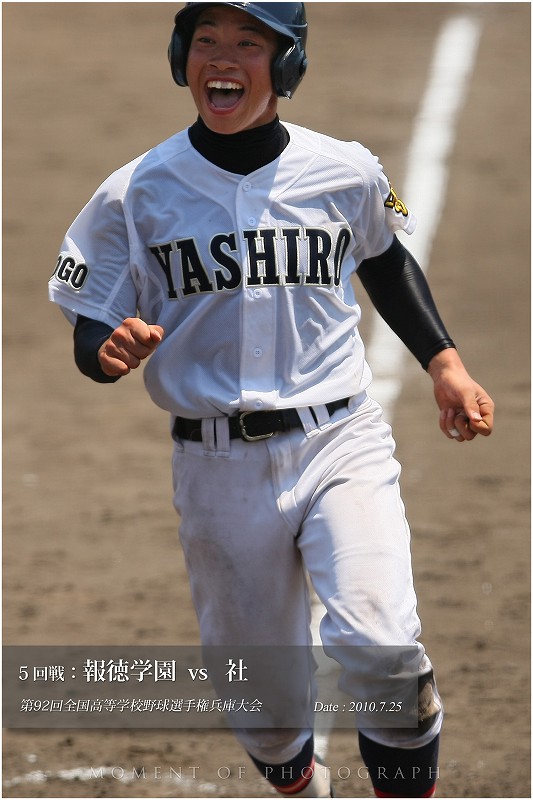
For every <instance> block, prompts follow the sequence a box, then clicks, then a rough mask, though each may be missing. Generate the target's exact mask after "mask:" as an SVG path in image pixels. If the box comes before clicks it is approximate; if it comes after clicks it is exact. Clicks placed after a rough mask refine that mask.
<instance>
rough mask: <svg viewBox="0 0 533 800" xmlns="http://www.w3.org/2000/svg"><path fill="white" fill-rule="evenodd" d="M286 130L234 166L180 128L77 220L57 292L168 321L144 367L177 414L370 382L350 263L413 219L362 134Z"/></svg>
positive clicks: (275, 404)
mask: <svg viewBox="0 0 533 800" xmlns="http://www.w3.org/2000/svg"><path fill="white" fill-rule="evenodd" d="M283 124H284V125H285V127H286V128H287V130H288V131H289V134H290V143H289V144H288V146H287V147H286V149H285V150H284V152H283V153H282V154H281V155H280V156H279V158H277V159H276V160H275V161H273V162H271V163H270V164H267V165H266V166H264V167H262V168H261V169H258V170H257V171H255V172H253V173H251V174H249V175H246V176H241V175H237V174H234V173H229V172H226V171H224V170H222V169H220V168H219V167H217V166H215V165H214V164H212V163H210V162H209V161H207V160H206V159H205V158H203V157H202V156H201V155H200V154H199V153H198V152H197V151H196V150H195V149H194V148H193V147H192V145H191V143H190V141H189V137H188V134H187V131H182V132H180V133H178V134H176V135H175V136H173V137H171V138H170V139H168V140H167V141H165V142H163V143H162V144H160V145H158V146H157V147H155V148H153V149H152V150H150V151H148V152H147V153H145V154H144V155H142V156H140V157H139V158H137V159H135V160H134V161H132V162H131V163H129V164H127V165H126V166H124V167H122V168H121V169H119V170H117V171H116V172H115V173H113V174H112V175H111V176H110V177H109V178H108V179H107V180H106V181H105V182H104V183H103V184H102V186H101V187H100V188H99V189H98V190H97V191H96V193H95V194H94V196H93V197H92V199H91V200H90V201H89V203H88V204H87V205H86V206H85V208H84V209H83V210H82V211H81V213H80V214H79V215H78V217H77V218H76V219H75V221H74V222H73V224H72V226H71V227H70V229H69V230H68V232H67V234H66V237H65V240H64V242H63V244H62V247H61V253H60V256H59V258H58V262H57V267H56V271H55V274H54V275H53V277H52V278H51V280H50V299H51V300H53V301H54V302H56V303H59V304H60V305H61V306H62V308H63V310H64V312H65V314H66V315H67V317H68V318H69V319H70V321H71V322H74V321H75V317H76V315H77V314H81V315H83V316H86V317H90V318H92V319H96V320H100V321H102V322H105V323H107V324H108V325H110V326H112V327H113V328H115V327H117V326H118V325H120V324H121V323H122V321H123V320H124V319H125V318H127V317H134V316H137V315H139V316H140V317H141V318H142V319H143V320H145V322H147V323H150V324H156V323H157V324H158V325H161V326H162V327H163V328H164V330H165V337H164V340H163V342H162V344H161V345H160V346H159V347H158V348H157V350H156V351H155V352H154V353H153V355H152V356H151V357H150V359H149V360H148V362H147V364H146V367H145V371H144V375H145V382H146V386H147V389H148V391H149V393H150V395H151V397H152V399H153V400H154V402H155V403H156V404H157V405H159V406H161V407H162V408H164V409H166V410H168V411H169V412H170V413H171V414H173V415H179V416H186V417H191V418H199V417H213V416H220V415H223V414H232V413H234V412H235V411H237V409H241V410H242V411H254V410H268V409H272V408H287V407H294V406H311V405H317V404H321V403H325V402H330V401H332V400H336V399H339V398H341V397H349V396H353V395H355V394H358V393H359V392H360V391H362V390H363V389H365V388H366V387H367V385H368V384H369V382H370V378H371V375H370V370H369V368H368V366H367V364H366V362H365V358H364V347H363V343H362V341H361V339H360V336H359V333H358V330H357V326H358V323H359V319H360V308H359V306H358V304H357V301H356V298H355V296H354V291H353V286H352V283H351V276H352V275H353V273H354V271H355V270H356V269H357V267H358V265H359V264H360V263H361V261H362V260H363V259H365V258H369V257H372V256H376V255H379V254H381V253H382V252H384V251H385V250H386V249H387V248H388V247H389V246H390V244H391V243H392V238H393V232H394V230H397V229H402V230H404V231H406V232H407V233H411V232H412V230H413V229H414V225H415V220H414V218H413V216H412V215H411V213H410V212H409V211H408V210H407V208H406V207H405V206H404V205H403V204H402V203H401V201H399V200H398V198H397V197H396V195H395V194H394V192H393V190H392V189H391V186H390V184H389V181H388V179H387V177H386V176H385V174H384V172H383V169H382V167H381V165H380V164H379V162H378V159H377V158H376V157H375V156H373V155H372V154H371V153H370V152H369V151H368V150H366V149H365V148H364V147H363V146H362V145H360V144H358V143H356V142H340V141H337V140H335V139H332V138H330V137H327V136H324V135H321V134H318V133H315V132H312V131H309V130H306V129H305V128H302V127H299V126H296V125H293V124H289V123H283Z"/></svg>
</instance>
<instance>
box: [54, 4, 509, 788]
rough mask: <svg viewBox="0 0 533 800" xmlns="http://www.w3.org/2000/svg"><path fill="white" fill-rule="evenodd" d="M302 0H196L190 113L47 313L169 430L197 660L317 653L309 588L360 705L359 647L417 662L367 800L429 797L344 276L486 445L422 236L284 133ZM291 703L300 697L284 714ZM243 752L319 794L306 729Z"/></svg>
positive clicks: (386, 489) (405, 621) (75, 247)
mask: <svg viewBox="0 0 533 800" xmlns="http://www.w3.org/2000/svg"><path fill="white" fill-rule="evenodd" d="M306 37H307V21H306V15H305V9H304V5H303V4H302V3H293V2H283V3H256V2H225V3H210V2H192V3H187V4H186V5H185V6H184V7H183V8H182V9H181V10H180V11H179V12H178V13H177V15H176V17H175V26H174V29H173V33H172V38H171V42H170V47H169V59H170V66H171V71H172V76H173V78H174V80H175V82H176V83H177V84H178V85H180V86H189V89H190V92H191V94H192V97H193V99H194V102H195V104H196V107H197V110H198V118H197V119H196V121H194V122H192V124H191V126H190V127H189V128H188V129H187V130H183V131H181V132H179V133H177V134H175V135H174V136H172V137H171V138H170V139H168V140H167V141H165V142H163V143H161V144H159V145H158V146H156V147H154V148H153V149H151V150H150V151H149V152H147V153H145V154H144V155H142V156H140V157H138V158H136V159H135V160H134V161H132V162H131V163H129V164H127V165H126V166H124V167H122V168H120V169H118V170H117V171H116V172H115V173H113V174H112V175H111V176H110V177H109V178H108V179H107V180H106V181H105V182H104V183H103V184H102V185H101V186H100V188H98V189H97V191H96V193H95V194H94V196H93V197H92V198H91V200H90V201H89V202H88V204H87V205H86V206H85V208H84V209H83V210H82V211H81V212H80V213H79V215H78V216H77V218H76V219H75V221H74V222H73V223H72V225H71V227H70V228H69V230H68V232H67V234H66V237H65V239H64V242H63V244H62V247H61V252H60V255H59V258H58V261H57V267H56V270H55V274H54V275H53V277H52V278H51V280H50V298H51V300H52V301H53V302H55V303H58V304H59V305H60V306H61V308H62V310H63V311H64V313H65V315H66V316H67V318H68V319H69V321H70V322H71V323H72V325H73V326H74V354H75V360H76V363H77V365H78V367H79V368H80V370H81V371H82V372H83V373H84V374H86V375H88V376H89V377H90V378H92V379H93V380H95V381H99V382H102V383H112V382H114V381H116V380H118V379H119V378H121V377H122V376H125V375H127V374H128V373H129V372H130V370H132V369H136V368H137V367H139V366H140V364H141V363H142V362H143V361H145V360H146V365H145V369H144V376H145V383H146V387H147V390H148V392H149V394H150V396H151V398H152V399H153V401H154V402H155V403H156V404H157V405H158V406H160V407H161V408H163V409H166V410H167V411H168V412H169V415H170V426H171V431H172V436H173V440H174V451H173V478H174V504H175V507H176V510H177V512H178V513H179V516H180V519H181V524H180V538H181V543H182V546H183V550H184V554H185V559H186V563H187V568H188V572H189V577H190V584H191V591H192V597H193V602H194V605H195V609H196V612H197V614H198V620H199V627H200V633H201V639H202V643H203V644H204V645H215V646H218V645H242V646H245V645H263V646H268V647H271V646H274V645H276V646H277V645H305V646H309V645H310V644H311V642H312V639H311V634H310V630H309V628H310V625H309V623H310V603H309V594H308V583H307V576H309V578H310V580H311V582H312V585H313V587H314V590H315V591H316V594H317V595H318V597H319V598H320V600H321V601H322V603H323V605H324V607H325V615H324V617H323V619H322V622H321V626H320V633H321V639H322V643H323V646H324V648H325V650H326V652H328V653H333V654H334V655H335V657H336V658H337V659H338V660H339V661H340V665H341V668H342V675H343V677H342V682H343V684H342V685H343V687H344V688H345V689H346V691H348V692H349V693H350V694H351V695H352V696H353V697H354V698H357V697H361V696H365V684H366V682H369V681H370V679H372V681H374V682H375V681H377V682H378V683H379V681H380V680H383V681H386V680H387V679H388V678H390V675H389V674H388V672H387V670H388V669H389V667H388V665H387V661H386V659H384V660H383V662H379V665H378V666H377V667H376V666H374V668H373V669H374V671H373V674H372V675H370V674H369V667H368V664H367V663H366V662H365V659H364V658H363V656H362V655H361V653H362V651H363V650H365V648H362V647H361V646H362V645H370V646H372V647H383V646H389V645H394V646H397V645H399V646H409V647H411V648H414V652H415V654H416V669H417V674H418V686H419V702H418V709H419V718H418V724H417V726H416V727H410V728H409V727H405V728H400V729H394V728H393V729H387V728H375V729H374V728H371V727H368V728H363V729H361V728H360V730H359V748H360V752H361V755H362V758H363V760H364V762H365V764H366V765H367V767H368V770H369V774H370V776H371V778H372V783H373V786H374V789H375V792H376V795H377V796H380V797H430V796H432V795H433V793H434V791H435V782H436V775H437V756H438V743H439V733H440V730H441V724H442V716H443V712H442V704H441V701H440V698H439V694H438V692H437V688H436V684H435V680H434V676H433V669H432V665H431V662H430V660H429V657H428V655H427V653H425V651H424V648H423V647H422V645H421V644H420V643H419V642H418V637H419V634H420V621H419V618H418V616H417V612H416V596H415V592H414V588H413V579H412V570H411V558H410V541H409V528H408V525H407V522H406V518H405V514H404V508H403V504H402V501H401V498H400V493H399V488H398V476H399V465H398V463H397V462H396V461H395V459H394V456H393V453H394V441H393V438H392V436H391V430H390V428H389V426H388V425H387V423H386V422H385V421H383V419H382V415H381V409H380V407H379V405H378V404H377V403H376V402H375V401H374V400H373V399H372V396H371V390H370V393H369V387H370V383H371V372H370V369H369V366H368V364H367V363H366V361H365V352H364V346H363V342H362V340H361V337H360V334H359V329H358V323H359V320H360V307H359V305H358V302H357V298H356V296H355V293H354V291H355V290H354V286H353V282H352V278H353V276H354V274H355V273H356V272H357V273H358V275H359V277H360V279H361V281H362V284H363V285H364V287H365V289H366V290H367V292H368V293H369V295H370V297H371V299H372V302H373V303H374V304H375V306H376V308H377V309H378V310H379V312H380V313H381V315H382V316H383V317H384V319H385V320H386V321H387V323H388V324H389V325H390V326H391V328H392V329H393V330H394V331H395V332H396V333H397V334H398V336H399V337H400V338H401V339H402V340H403V341H404V343H405V344H406V346H407V347H408V348H409V349H410V351H411V352H412V353H413V355H414V356H415V358H417V359H418V361H419V362H420V364H421V365H422V367H423V368H424V369H425V370H426V371H427V372H428V374H429V375H430V377H431V378H432V380H433V383H434V393H435V398H436V401H437V404H438V407H439V409H440V418H439V424H440V428H441V430H442V432H443V433H444V435H445V436H447V437H448V438H449V439H451V440H454V439H455V441H456V442H465V441H471V440H472V439H474V438H475V437H476V436H477V434H482V435H483V436H486V435H488V434H490V432H491V430H492V426H493V408H494V406H493V402H492V400H491V399H490V397H489V396H488V395H487V393H486V392H485V391H484V389H483V388H482V387H481V386H479V385H478V384H477V383H476V382H475V381H474V380H473V379H472V378H471V377H470V375H469V374H468V372H467V371H466V369H465V367H464V366H463V363H462V361H461V359H460V357H459V354H458V352H457V349H456V347H455V345H454V343H453V341H452V339H451V338H450V336H449V334H448V332H447V330H446V328H445V327H444V324H443V322H442V320H441V318H440V316H439V314H438V312H437V310H436V307H435V304H434V301H433V299H432V296H431V293H430V290H429V288H428V285H427V283H426V280H425V278H424V276H423V273H422V271H421V270H420V268H419V266H418V265H417V263H416V262H415V260H414V259H413V257H412V256H411V255H410V253H409V252H408V250H406V249H405V248H404V246H403V245H402V244H401V243H400V241H399V240H398V239H397V238H396V236H395V231H397V230H403V231H405V232H406V233H408V234H410V233H411V232H412V231H413V229H414V227H415V219H414V217H413V215H412V214H411V213H410V211H409V210H408V208H407V207H406V206H405V205H404V203H402V201H401V200H400V199H399V198H398V196H397V195H396V194H395V192H394V190H393V188H392V187H391V185H390V183H389V180H388V178H387V176H386V173H385V172H384V170H383V168H382V166H381V164H380V163H379V161H378V159H377V158H376V157H375V156H374V155H372V154H371V153H370V152H369V151H368V150H367V149H365V148H364V147H363V146H361V145H360V144H358V143H356V142H342V141H337V140H335V139H333V138H330V137H328V136H325V135H322V134H319V133H316V132H313V131H311V130H307V129H304V128H302V127H299V126H297V125H294V124H290V123H288V122H281V121H280V118H279V116H278V102H279V98H280V97H287V98H290V97H291V96H292V95H293V94H294V92H295V90H296V88H297V86H298V85H299V83H300V81H301V80H302V78H303V77H304V74H305V71H306V65H307V56H306V49H305V48H306ZM287 702H288V703H290V698H288V700H287ZM235 733H236V736H237V737H238V739H239V740H240V742H241V743H242V745H243V747H244V748H245V749H246V751H247V752H248V754H249V755H250V757H251V759H252V760H253V762H254V763H255V764H256V766H257V767H258V768H259V769H260V770H261V772H262V774H263V775H264V776H265V777H266V778H267V779H268V781H269V782H270V783H271V784H272V785H273V786H274V787H275V788H276V790H277V791H278V792H279V793H280V794H281V795H285V796H293V797H328V796H330V793H331V785H330V776H329V773H328V770H327V769H324V768H320V769H319V768H318V765H317V763H316V761H315V755H314V739H313V730H312V727H309V726H303V727H301V728H296V729H294V728H279V729H276V728H273V729H250V728H249V729H242V728H239V729H237V730H236V731H235Z"/></svg>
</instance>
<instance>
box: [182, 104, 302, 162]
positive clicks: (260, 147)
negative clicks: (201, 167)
mask: <svg viewBox="0 0 533 800" xmlns="http://www.w3.org/2000/svg"><path fill="white" fill-rule="evenodd" d="M188 132H189V139H190V141H191V144H192V146H193V147H194V148H195V150H198V152H199V153H200V154H201V155H202V156H203V157H204V158H206V159H207V160H208V161H211V163H213V164H215V165H216V166H217V167H220V168H221V169H224V170H226V171H227V172H234V173H236V174H238V175H248V174H249V173H250V172H254V171H255V170H256V169H260V168H261V167H264V166H265V165H266V164H270V162H271V161H274V160H275V159H276V158H278V156H280V155H281V153H282V152H283V151H284V150H285V148H286V147H287V145H288V143H289V134H288V132H287V130H286V129H285V128H284V127H283V125H282V124H281V122H280V121H279V117H278V116H276V117H275V118H274V119H273V120H272V122H268V123H267V124H266V125H260V126H259V127H258V128H250V129H249V130H245V131H239V133H231V134H224V133H215V132H214V131H212V130H211V129H210V128H208V127H207V125H206V124H205V122H204V121H203V119H202V118H201V117H198V119H197V120H196V122H195V123H194V125H192V126H191V127H190V128H189V131H188Z"/></svg>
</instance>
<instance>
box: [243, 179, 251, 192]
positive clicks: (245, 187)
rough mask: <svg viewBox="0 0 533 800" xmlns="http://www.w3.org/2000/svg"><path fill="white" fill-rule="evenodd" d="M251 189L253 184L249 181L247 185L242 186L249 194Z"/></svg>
mask: <svg viewBox="0 0 533 800" xmlns="http://www.w3.org/2000/svg"><path fill="white" fill-rule="evenodd" d="M251 188H252V184H251V183H248V181H246V183H243V185H242V190H243V192H249V191H250V189H251Z"/></svg>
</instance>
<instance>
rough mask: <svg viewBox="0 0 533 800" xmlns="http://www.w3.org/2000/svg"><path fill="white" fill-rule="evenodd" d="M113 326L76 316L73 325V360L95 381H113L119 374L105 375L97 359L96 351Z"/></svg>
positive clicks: (109, 334) (108, 335) (81, 370)
mask: <svg viewBox="0 0 533 800" xmlns="http://www.w3.org/2000/svg"><path fill="white" fill-rule="evenodd" d="M112 333H113V328H111V326H110V325H106V324H105V322H98V321H97V320H94V319H89V318H88V317H82V316H78V318H77V320H76V325H75V326H74V361H75V362H76V366H77V367H78V369H79V370H80V372H82V373H83V374H84V375H86V376H87V377H88V378H91V379H92V380H93V381H96V382H97V383H115V382H116V381H118V379H119V378H120V375H116V376H114V377H112V376H110V375H106V374H105V372H104V371H103V369H102V367H101V366H100V362H99V360H98V351H99V349H100V347H101V346H102V345H103V343H104V342H105V340H106V339H109V337H110V336H111V334H112Z"/></svg>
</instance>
